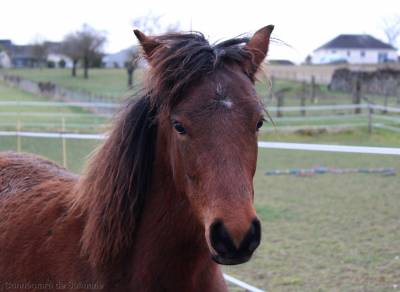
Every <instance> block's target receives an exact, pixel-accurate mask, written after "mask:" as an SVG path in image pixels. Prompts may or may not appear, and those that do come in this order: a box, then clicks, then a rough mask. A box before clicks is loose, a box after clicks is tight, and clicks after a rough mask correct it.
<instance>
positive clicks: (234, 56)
mask: <svg viewBox="0 0 400 292" xmlns="http://www.w3.org/2000/svg"><path fill="white" fill-rule="evenodd" d="M272 29H273V26H267V27H264V28H262V29H260V30H259V31H257V32H256V33H255V34H254V36H253V37H252V38H250V39H248V38H236V39H230V40H227V41H224V42H221V43H218V44H215V45H210V44H209V43H208V42H207V40H205V38H204V37H203V35H201V34H199V33H182V34H167V35H162V36H158V37H149V36H146V35H144V34H143V33H141V32H140V31H138V30H136V31H135V35H136V36H137V38H138V39H139V42H140V44H141V47H142V49H143V52H144V55H145V57H146V58H147V60H148V62H149V64H150V69H149V80H148V84H147V85H146V87H145V91H144V94H143V95H142V96H141V97H140V98H138V99H137V100H136V101H130V102H129V103H128V104H127V105H126V106H125V108H124V109H123V111H122V112H121V113H120V114H119V115H118V117H117V120H116V121H115V123H114V126H113V128H112V130H111V132H110V134H109V136H108V138H107V139H106V140H105V142H104V144H103V145H102V146H101V147H99V149H98V150H97V151H96V153H95V154H94V155H93V157H92V158H91V161H90V163H89V164H88V165H87V167H86V171H85V172H84V174H83V175H82V176H81V177H78V176H76V175H73V174H71V173H69V172H67V171H66V170H65V169H62V168H60V167H59V166H57V165H56V164H54V163H52V162H49V161H47V160H45V159H42V158H39V157H36V156H33V155H29V154H17V153H3V154H1V155H0V290H1V289H3V290H5V291H44V290H70V291H72V290H74V291H75V290H76V291H88V290H96V289H98V290H101V291H123V292H126V291H226V286H225V283H224V280H223V277H222V273H221V271H220V268H219V265H218V264H217V263H219V264H228V265H231V264H240V263H243V262H246V261H248V260H249V259H250V257H251V255H252V254H253V252H254V250H255V249H256V248H257V246H258V245H259V243H260V238H261V226H260V222H259V220H258V219H257V217H256V212H255V209H254V207H253V194H254V191H253V182H252V180H253V176H254V173H255V170H256V161H257V132H258V129H259V128H260V127H261V126H262V123H263V112H264V110H263V106H262V104H261V101H260V99H259V97H258V96H257V95H256V92H255V88H254V80H255V73H256V72H257V70H258V68H259V66H260V64H261V63H262V62H263V60H264V58H265V56H266V54H267V51H268V46H269V39H270V34H271V32H272Z"/></svg>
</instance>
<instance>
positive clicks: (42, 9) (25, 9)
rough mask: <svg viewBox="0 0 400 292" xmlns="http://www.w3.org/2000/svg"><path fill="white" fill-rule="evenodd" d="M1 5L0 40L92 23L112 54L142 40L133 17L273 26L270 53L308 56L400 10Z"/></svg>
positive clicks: (346, 1)
mask: <svg viewBox="0 0 400 292" xmlns="http://www.w3.org/2000/svg"><path fill="white" fill-rule="evenodd" d="M2 2H3V3H2V4H1V5H0V6H1V10H0V39H7V38H9V39H12V40H13V41H14V42H15V43H17V44H26V43H29V42H32V41H33V40H34V39H36V38H38V37H41V38H45V39H48V40H54V41H60V40H61V39H62V38H63V36H64V35H65V34H67V33H68V32H72V31H74V30H76V29H79V28H80V27H81V26H82V24H83V23H87V24H89V25H91V26H92V27H94V28H96V29H98V30H104V31H106V32H107V35H108V44H107V46H106V51H107V52H117V51H119V50H121V49H124V48H126V47H129V46H130V45H132V44H135V39H134V35H133V33H132V29H133V26H132V20H133V19H134V18H137V17H140V16H143V15H147V14H148V13H149V12H151V13H153V14H154V15H163V22H165V23H168V22H177V21H179V22H180V23H181V27H182V29H183V30H189V29H190V27H192V29H193V30H197V31H201V32H203V33H204V34H205V35H206V36H208V37H209V38H210V39H211V40H212V41H215V40H217V39H220V38H228V37H234V36H237V35H239V34H241V33H248V32H254V31H255V30H257V29H258V28H260V27H262V26H265V25H268V24H274V25H275V31H274V34H273V36H274V37H275V38H278V39H280V40H282V41H284V42H285V43H287V44H288V45H290V46H283V45H280V44H275V45H273V46H272V47H271V49H270V54H269V58H288V59H291V60H294V61H297V62H298V61H301V60H303V59H304V58H305V57H306V55H307V54H309V53H310V52H312V50H314V49H315V48H317V47H318V46H320V45H322V44H323V43H325V42H327V41H329V40H330V39H332V38H333V37H335V36H336V35H338V34H341V33H355V34H360V33H368V34H371V35H373V36H375V37H378V38H381V39H383V40H385V37H384V34H383V32H382V24H381V23H382V18H384V17H391V16H393V15H394V14H396V13H398V14H400V0H379V1H378V0H364V1H362V0H335V1H326V0H319V1H318V0H274V1H269V0H261V1H253V0H245V1H243V0H241V1H234V0H230V1H225V0H223V1H218V0H197V1H192V0H188V1H177V0H164V1H161V0H159V1H155V0H141V1H137V0H136V1H133V0H130V1H127V0H112V1H108V0H107V1H104V0H35V1H32V0H12V1H2Z"/></svg>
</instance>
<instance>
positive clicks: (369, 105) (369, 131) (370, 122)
mask: <svg viewBox="0 0 400 292" xmlns="http://www.w3.org/2000/svg"><path fill="white" fill-rule="evenodd" d="M371 133H372V107H371V104H370V103H368V134H371Z"/></svg>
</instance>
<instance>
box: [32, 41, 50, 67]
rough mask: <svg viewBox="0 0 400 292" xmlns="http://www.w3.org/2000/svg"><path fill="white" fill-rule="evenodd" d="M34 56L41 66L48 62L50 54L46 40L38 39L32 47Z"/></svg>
mask: <svg viewBox="0 0 400 292" xmlns="http://www.w3.org/2000/svg"><path fill="white" fill-rule="evenodd" d="M31 54H32V57H33V58H34V59H35V61H36V62H37V64H38V66H39V68H42V67H43V65H44V64H45V63H46V59H47V55H48V45H47V43H46V42H45V41H36V42H35V43H34V44H33V45H32V47H31Z"/></svg>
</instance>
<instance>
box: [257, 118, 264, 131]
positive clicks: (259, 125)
mask: <svg viewBox="0 0 400 292" xmlns="http://www.w3.org/2000/svg"><path fill="white" fill-rule="evenodd" d="M263 125H264V118H262V119H261V120H259V121H258V123H257V131H258V130H259V129H260V128H261V127H262V126H263Z"/></svg>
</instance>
